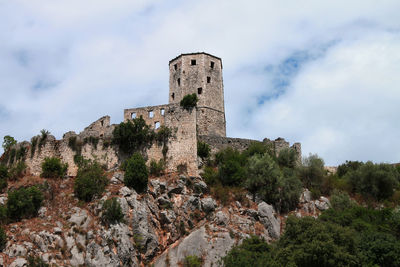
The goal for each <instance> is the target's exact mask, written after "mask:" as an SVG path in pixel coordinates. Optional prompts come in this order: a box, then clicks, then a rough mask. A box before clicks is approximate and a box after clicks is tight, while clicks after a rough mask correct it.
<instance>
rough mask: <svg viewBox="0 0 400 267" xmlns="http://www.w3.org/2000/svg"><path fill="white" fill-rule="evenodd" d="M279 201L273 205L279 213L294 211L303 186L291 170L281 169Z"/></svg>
mask: <svg viewBox="0 0 400 267" xmlns="http://www.w3.org/2000/svg"><path fill="white" fill-rule="evenodd" d="M280 185H281V189H280V190H279V200H278V201H277V202H275V203H274V206H275V208H276V209H277V210H278V211H279V212H288V211H290V210H294V209H295V208H296V207H297V204H298V203H299V198H300V195H301V192H302V191H303V185H302V183H301V181H300V180H299V178H297V176H296V173H295V171H294V170H293V169H290V168H283V170H282V180H281V182H280Z"/></svg>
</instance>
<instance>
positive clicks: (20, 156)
mask: <svg viewBox="0 0 400 267" xmlns="http://www.w3.org/2000/svg"><path fill="white" fill-rule="evenodd" d="M25 156H26V147H24V146H21V147H20V148H18V150H17V152H16V154H15V160H16V161H19V160H25Z"/></svg>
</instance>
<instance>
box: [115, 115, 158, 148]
mask: <svg viewBox="0 0 400 267" xmlns="http://www.w3.org/2000/svg"><path fill="white" fill-rule="evenodd" d="M153 139H154V132H153V131H152V130H151V129H150V127H149V126H148V125H147V124H146V121H145V120H144V119H143V118H142V117H141V116H140V117H139V118H135V119H133V120H132V121H131V120H128V121H127V122H121V123H120V124H119V125H117V126H116V127H115V129H114V131H113V137H112V143H113V144H115V145H117V146H118V147H119V149H120V150H121V151H123V152H124V153H126V154H131V153H133V152H135V151H140V150H141V149H143V148H144V147H146V146H149V145H151V142H152V140H153Z"/></svg>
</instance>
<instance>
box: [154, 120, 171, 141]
mask: <svg viewBox="0 0 400 267" xmlns="http://www.w3.org/2000/svg"><path fill="white" fill-rule="evenodd" d="M171 135H172V131H171V129H170V128H168V127H167V126H165V125H161V126H160V128H159V129H158V130H157V132H156V133H155V138H156V140H157V142H159V143H160V144H164V145H165V144H166V143H167V142H168V138H170V137H171Z"/></svg>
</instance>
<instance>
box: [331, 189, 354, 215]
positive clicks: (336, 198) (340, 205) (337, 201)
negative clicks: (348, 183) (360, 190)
mask: <svg viewBox="0 0 400 267" xmlns="http://www.w3.org/2000/svg"><path fill="white" fill-rule="evenodd" d="M330 204H331V208H333V209H335V210H345V209H348V208H351V207H352V206H354V203H353V202H352V200H351V199H350V196H349V194H347V193H346V192H341V191H338V190H335V191H333V194H332V195H331V199H330Z"/></svg>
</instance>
